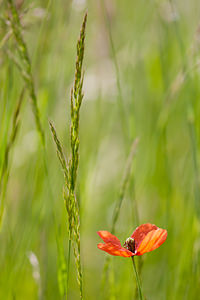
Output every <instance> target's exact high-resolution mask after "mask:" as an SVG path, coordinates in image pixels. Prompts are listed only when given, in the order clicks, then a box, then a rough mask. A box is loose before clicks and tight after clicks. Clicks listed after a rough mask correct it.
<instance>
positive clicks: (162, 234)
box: [136, 228, 167, 255]
mask: <svg viewBox="0 0 200 300" xmlns="http://www.w3.org/2000/svg"><path fill="white" fill-rule="evenodd" d="M166 238H167V230H165V229H162V228H158V229H156V230H151V231H150V232H149V233H147V235H146V236H145V238H144V239H143V240H142V241H141V243H140V245H139V247H138V248H137V249H136V255H142V254H144V253H147V252H150V251H153V250H155V249H157V248H158V247H160V246H161V245H162V244H163V243H164V242H165V240H166Z"/></svg>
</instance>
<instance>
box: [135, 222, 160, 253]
mask: <svg viewBox="0 0 200 300" xmlns="http://www.w3.org/2000/svg"><path fill="white" fill-rule="evenodd" d="M156 229H158V227H157V226H156V225H154V224H150V223H147V224H142V225H140V226H139V227H137V228H136V229H135V231H134V232H133V234H132V235H131V237H132V238H133V239H134V240H135V248H136V249H137V248H138V246H139V245H140V243H141V242H142V240H143V239H144V238H145V236H146V235H147V234H148V233H149V232H150V231H152V230H156Z"/></svg>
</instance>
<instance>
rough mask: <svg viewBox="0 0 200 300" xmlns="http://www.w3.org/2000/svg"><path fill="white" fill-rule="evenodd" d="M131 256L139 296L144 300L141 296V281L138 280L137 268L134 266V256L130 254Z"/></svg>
mask: <svg viewBox="0 0 200 300" xmlns="http://www.w3.org/2000/svg"><path fill="white" fill-rule="evenodd" d="M131 258H132V262H133V269H134V272H135V277H136V282H137V287H138V293H139V297H140V300H144V297H143V294H142V288H141V282H140V278H139V274H138V271H137V268H136V265H135V260H134V256H132V257H131Z"/></svg>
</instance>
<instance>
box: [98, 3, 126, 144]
mask: <svg viewBox="0 0 200 300" xmlns="http://www.w3.org/2000/svg"><path fill="white" fill-rule="evenodd" d="M101 5H102V9H103V13H104V17H105V22H106V27H107V30H108V38H109V42H110V48H111V53H112V58H113V63H114V67H115V73H116V83H117V90H118V97H117V101H118V107H119V115H120V118H121V126H122V130H123V134H124V136H125V137H126V138H128V135H129V134H128V124H127V117H126V111H125V108H124V104H123V103H124V101H123V95H122V88H121V83H120V72H119V66H118V61H117V56H116V50H115V46H114V41H113V37H112V31H111V24H110V20H109V16H108V13H107V10H106V6H105V2H104V0H102V1H101ZM126 141H127V139H126Z"/></svg>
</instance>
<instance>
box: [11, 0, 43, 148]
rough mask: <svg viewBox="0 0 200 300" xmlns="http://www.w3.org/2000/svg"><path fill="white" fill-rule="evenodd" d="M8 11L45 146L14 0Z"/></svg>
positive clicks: (22, 71)
mask: <svg viewBox="0 0 200 300" xmlns="http://www.w3.org/2000/svg"><path fill="white" fill-rule="evenodd" d="M8 9H9V14H8V20H9V22H10V26H11V29H12V33H13V35H14V37H15V40H16V46H17V52H18V55H19V57H20V64H18V68H19V65H21V66H20V68H19V69H20V71H21V75H22V77H23V79H24V81H25V83H26V86H27V89H28V91H29V96H30V99H31V104H32V110H33V114H34V117H35V123H36V127H37V130H38V132H39V133H40V136H41V139H42V144H43V145H44V144H45V136H44V131H43V128H42V124H41V119H40V115H39V109H38V105H37V97H36V92H35V86H34V80H33V76H32V70H31V61H30V58H29V54H28V49H27V46H26V43H25V41H24V39H23V35H22V26H21V23H20V18H19V14H18V11H17V9H16V7H15V5H14V4H13V1H12V0H8Z"/></svg>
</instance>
